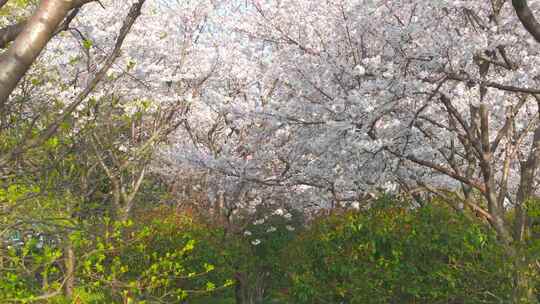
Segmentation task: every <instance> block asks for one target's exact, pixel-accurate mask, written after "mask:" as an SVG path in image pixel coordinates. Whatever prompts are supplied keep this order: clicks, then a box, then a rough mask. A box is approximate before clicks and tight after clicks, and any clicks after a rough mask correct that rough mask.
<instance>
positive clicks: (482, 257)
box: [284, 200, 511, 303]
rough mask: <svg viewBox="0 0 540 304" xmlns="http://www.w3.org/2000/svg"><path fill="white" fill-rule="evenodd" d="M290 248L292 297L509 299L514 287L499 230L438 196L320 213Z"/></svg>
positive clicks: (308, 300) (388, 300) (331, 299)
mask: <svg viewBox="0 0 540 304" xmlns="http://www.w3.org/2000/svg"><path fill="white" fill-rule="evenodd" d="M284 256H285V259H286V260H287V261H288V263H287V265H289V266H290V267H289V269H288V276H289V277H290V279H291V288H290V295H291V302H292V303H506V302H507V300H508V296H509V294H510V291H511V280H510V276H509V273H510V272H509V268H508V266H507V264H506V263H505V261H504V256H503V254H502V251H501V250H500V248H499V247H498V245H497V242H496V239H495V237H494V236H493V234H492V233H490V231H489V230H488V229H487V227H484V226H482V225H481V224H478V223H476V222H472V221H471V220H468V219H467V218H466V217H465V216H463V215H458V214H456V213H455V212H453V211H451V210H448V209H446V208H445V207H441V206H439V205H437V204H436V202H433V204H431V205H428V206H426V207H421V208H410V207H408V206H403V205H399V204H398V203H395V202H390V201H388V200H381V201H378V202H377V203H376V204H375V205H374V206H373V208H371V209H369V210H367V211H361V212H353V211H349V212H340V213H335V214H333V215H331V216H329V217H325V218H319V219H317V220H315V221H314V222H313V223H312V224H311V229H309V230H308V231H307V232H306V233H304V234H303V235H301V236H300V237H299V238H298V239H297V240H296V241H295V242H293V243H292V244H290V246H289V248H288V249H287V250H286V252H284Z"/></svg>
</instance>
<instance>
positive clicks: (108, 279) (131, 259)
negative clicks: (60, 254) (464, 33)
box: [79, 209, 231, 303]
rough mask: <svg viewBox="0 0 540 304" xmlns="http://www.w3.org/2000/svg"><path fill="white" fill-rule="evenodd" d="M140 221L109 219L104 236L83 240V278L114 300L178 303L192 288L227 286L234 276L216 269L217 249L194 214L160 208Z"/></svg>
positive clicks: (193, 291)
mask: <svg viewBox="0 0 540 304" xmlns="http://www.w3.org/2000/svg"><path fill="white" fill-rule="evenodd" d="M150 214H152V217H151V218H148V219H147V220H148V222H146V221H145V220H144V219H143V220H142V221H141V222H139V224H138V225H137V226H134V225H133V222H132V221H127V222H123V223H119V222H113V221H110V220H105V223H104V225H103V231H102V233H101V236H99V237H96V238H94V239H93V240H92V241H88V239H89V238H88V237H86V238H85V240H86V241H83V242H79V243H80V244H82V245H83V246H82V248H80V249H79V250H82V251H83V252H85V251H87V252H88V254H84V255H83V256H85V259H84V260H83V261H84V262H83V265H82V268H83V269H82V276H81V277H82V278H84V280H86V285H87V286H91V290H92V291H94V292H101V293H105V294H106V295H107V299H109V301H114V300H115V299H116V300H118V301H120V299H122V301H127V300H129V301H136V302H137V303H140V302H141V301H148V302H149V303H154V302H159V301H161V302H167V303H173V302H178V301H184V300H186V299H187V298H188V297H189V296H190V295H192V294H201V293H202V294H204V293H208V292H214V291H216V290H218V289H223V288H226V287H228V286H230V285H231V281H230V280H227V279H226V278H224V277H223V276H220V275H214V272H215V271H216V265H215V264H214V263H215V262H219V261H218V259H217V258H216V257H217V254H213V250H215V249H214V248H212V247H211V246H210V244H209V242H208V241H207V240H205V239H204V238H202V237H203V235H204V234H205V233H206V234H208V232H210V231H205V230H204V229H202V227H201V226H199V225H198V224H196V223H195V222H194V221H193V220H192V219H191V218H189V217H186V216H180V215H175V214H174V213H172V214H171V213H170V210H169V209H166V211H165V210H155V211H153V212H152V213H150Z"/></svg>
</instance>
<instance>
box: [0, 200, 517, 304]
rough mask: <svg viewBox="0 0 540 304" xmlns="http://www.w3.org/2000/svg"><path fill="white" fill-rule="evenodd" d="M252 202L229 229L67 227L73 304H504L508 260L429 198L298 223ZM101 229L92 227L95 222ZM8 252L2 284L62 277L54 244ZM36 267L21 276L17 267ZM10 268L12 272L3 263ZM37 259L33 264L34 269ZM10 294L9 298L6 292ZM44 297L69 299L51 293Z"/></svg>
mask: <svg viewBox="0 0 540 304" xmlns="http://www.w3.org/2000/svg"><path fill="white" fill-rule="evenodd" d="M278 211H279V212H276V211H275V210H259V211H258V213H256V214H255V215H253V216H252V217H251V220H250V221H248V222H246V223H245V224H244V225H243V226H242V229H241V230H238V231H235V232H232V231H227V230H226V229H223V228H222V227H219V225H213V224H212V223H206V222H205V221H204V220H202V219H201V218H200V217H197V216H194V215H191V214H187V213H185V212H180V213H178V212H174V211H173V210H172V209H171V208H167V207H159V208H153V209H151V210H145V211H144V212H142V213H141V214H139V215H137V216H135V217H134V221H131V220H130V221H128V222H124V223H115V222H113V221H109V220H107V219H106V218H105V219H103V223H102V224H101V225H100V226H96V229H94V230H93V231H91V230H88V231H89V232H88V234H87V235H84V234H80V233H79V234H78V233H75V234H72V235H71V241H72V243H73V246H74V248H75V249H76V255H77V257H78V260H77V265H78V268H77V272H76V276H77V284H76V285H77V288H76V292H75V296H74V297H75V298H76V299H79V301H82V302H81V303H96V304H98V303H125V302H126V301H127V302H128V303H159V302H162V303H196V304H201V303H241V304H262V303H299V304H301V303H350V304H352V303H381V304H382V303H471V304H472V303H507V302H508V301H509V298H508V297H509V296H510V295H511V290H512V280H511V268H510V267H511V264H510V263H508V262H507V261H506V260H505V256H504V255H503V253H502V250H501V248H500V247H499V245H498V243H497V240H496V238H495V237H494V235H493V234H492V233H491V232H490V230H489V229H488V228H487V227H486V226H485V224H483V223H482V222H481V221H480V220H477V219H474V218H469V217H467V216H466V215H464V214H458V213H456V212H455V211H453V210H450V209H448V208H446V206H445V205H442V204H438V203H437V202H436V201H433V202H431V203H429V204H426V206H423V207H411V206H410V205H409V204H408V203H406V202H402V201H396V200H392V199H388V198H384V199H381V200H378V201H376V202H375V203H373V204H372V206H371V207H370V208H369V209H367V210H362V211H351V210H349V211H345V210H342V211H334V212H333V213H331V214H330V215H325V216H319V217H317V218H314V219H312V220H310V221H309V222H307V223H305V224H304V226H303V227H302V224H301V223H302V216H301V215H300V214H299V213H296V212H294V211H293V212H289V211H286V210H283V209H279V210H278ZM97 227H99V228H97ZM11 254H12V255H13V256H12V258H11V259H9V260H5V263H6V262H9V263H10V264H9V265H8V264H4V267H5V268H4V269H3V270H2V278H1V280H0V291H2V292H3V293H4V296H7V295H9V297H10V298H17V297H19V298H26V299H31V297H32V295H33V294H36V295H39V294H43V292H44V291H47V290H53V289H54V288H53V287H54V286H52V287H51V286H48V287H47V286H44V282H45V283H46V282H47V281H46V280H44V279H43V275H45V274H46V275H48V277H49V278H48V281H49V282H50V283H49V284H56V285H58V284H61V283H62V273H63V271H64V266H63V265H62V264H61V263H60V262H61V250H60V248H55V245H54V244H48V245H47V246H44V244H41V243H39V242H36V241H31V242H27V243H26V245H24V246H21V247H20V248H18V249H17V250H11ZM21 259H25V261H26V264H25V265H26V267H28V266H29V265H33V267H37V268H39V271H38V272H37V273H38V276H25V275H24V272H23V271H22V270H23V268H22V267H21V266H20V265H17V264H14V263H15V262H17V261H19V262H20V261H21ZM7 266H10V267H15V268H17V267H19V268H18V269H19V270H20V271H19V272H13V271H12V272H6V271H5V269H7ZM37 268H36V269H37ZM4 299H7V298H4ZM47 301H48V303H71V300H67V299H63V298H61V297H58V296H57V297H51V298H49V299H47Z"/></svg>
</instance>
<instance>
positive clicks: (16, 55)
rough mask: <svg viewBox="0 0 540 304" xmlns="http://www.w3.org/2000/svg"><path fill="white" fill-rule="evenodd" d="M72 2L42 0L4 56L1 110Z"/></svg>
mask: <svg viewBox="0 0 540 304" xmlns="http://www.w3.org/2000/svg"><path fill="white" fill-rule="evenodd" d="M72 5H73V3H72V1H69V0H42V1H41V3H40V5H39V7H38V9H37V11H36V13H34V15H33V16H32V17H31V18H30V20H28V23H27V24H26V26H25V27H24V29H23V31H22V32H21V34H20V35H19V36H18V37H17V38H16V39H15V41H14V42H13V45H11V47H10V48H9V49H8V50H7V51H6V52H5V53H3V54H2V55H1V56H0V110H2V108H3V106H4V104H5V103H6V101H7V99H8V97H9V95H10V94H11V92H12V91H13V90H14V89H15V88H16V86H17V84H18V83H19V81H20V80H21V78H22V77H23V76H24V74H25V73H26V71H27V70H28V69H29V68H30V66H31V65H32V63H33V62H34V61H35V60H36V58H37V57H38V55H39V54H40V53H41V50H43V48H44V47H45V45H47V42H49V40H50V38H51V36H52V34H53V33H54V31H55V30H56V29H57V27H58V25H60V23H61V22H62V20H63V19H64V18H65V17H66V16H67V14H68V12H69V10H70V9H71V8H72Z"/></svg>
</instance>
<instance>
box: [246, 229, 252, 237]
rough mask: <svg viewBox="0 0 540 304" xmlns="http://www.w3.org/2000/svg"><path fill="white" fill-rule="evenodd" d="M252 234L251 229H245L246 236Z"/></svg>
mask: <svg viewBox="0 0 540 304" xmlns="http://www.w3.org/2000/svg"><path fill="white" fill-rule="evenodd" d="M251 234H252V233H251V231H249V230H246V231H244V235H245V236H250V235H251Z"/></svg>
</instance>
